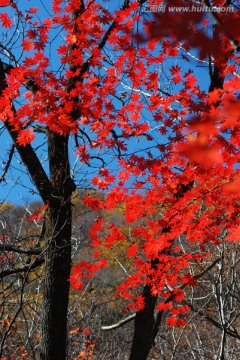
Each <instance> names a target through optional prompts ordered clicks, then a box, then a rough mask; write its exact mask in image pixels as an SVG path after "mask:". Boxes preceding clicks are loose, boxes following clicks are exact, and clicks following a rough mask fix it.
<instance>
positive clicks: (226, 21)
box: [0, 0, 240, 360]
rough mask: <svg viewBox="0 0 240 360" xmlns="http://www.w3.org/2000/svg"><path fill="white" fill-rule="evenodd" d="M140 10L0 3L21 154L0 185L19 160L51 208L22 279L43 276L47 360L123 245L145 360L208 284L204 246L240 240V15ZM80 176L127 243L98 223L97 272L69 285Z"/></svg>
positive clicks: (9, 125)
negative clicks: (82, 294) (120, 216)
mask: <svg viewBox="0 0 240 360" xmlns="http://www.w3.org/2000/svg"><path fill="white" fill-rule="evenodd" d="M145 3H146V2H145V1H143V0H139V1H130V0H125V1H123V3H122V5H121V6H120V7H118V5H117V4H115V5H110V4H109V7H107V6H106V4H108V3H106V2H105V1H86V2H85V1H82V0H69V1H68V2H65V1H62V0H53V1H52V2H51V3H50V5H51V8H49V9H48V8H44V6H43V7H42V8H41V6H40V5H39V7H31V2H30V3H29V4H28V5H26V4H25V3H23V2H21V1H19V2H15V1H14V0H0V7H1V16H0V21H1V24H2V28H3V36H2V39H3V40H2V42H1V43H0V50H1V62H0V111H1V120H2V122H3V126H4V129H5V130H6V131H7V132H8V134H9V135H10V137H11V139H12V143H13V148H12V150H10V153H9V158H8V161H7V162H6V166H5V169H4V173H3V176H2V178H1V181H4V179H6V177H7V172H8V170H9V167H10V166H11V161H12V156H13V155H12V152H13V151H15V150H16V151H17V152H18V154H19V156H20V158H21V161H22V163H23V164H24V165H25V167H26V169H27V172H28V175H29V177H30V179H31V181H32V183H33V184H34V185H35V189H36V190H34V191H37V192H38V193H39V195H40V197H41V199H42V201H43V206H42V207H41V208H40V209H39V210H37V211H36V212H35V213H34V214H33V215H32V216H31V218H30V220H34V219H35V220H40V218H41V217H43V218H44V225H43V227H42V233H41V234H40V243H41V244H40V250H39V249H36V248H35V247H36V246H34V249H33V250H31V251H32V252H31V253H32V254H33V253H34V251H35V255H36V256H37V260H36V259H35V260H33V261H32V262H31V263H30V264H29V265H28V268H27V269H28V270H26V271H29V270H30V269H33V268H34V267H37V266H40V265H42V264H43V262H44V272H45V277H44V295H43V313H42V320H41V322H42V325H41V337H40V341H41V350H40V354H39V358H40V359H48V360H52V359H58V360H61V359H66V356H67V346H66V337H67V309H68V298H69V283H71V286H72V287H73V288H75V289H79V290H80V289H82V287H83V286H84V280H85V279H90V278H91V277H93V276H94V274H95V272H96V271H98V270H99V269H101V268H102V267H103V268H104V267H105V266H106V264H107V260H106V259H105V258H104V251H103V248H106V249H111V248H112V247H113V246H115V245H116V244H118V243H122V242H126V243H127V241H128V242H129V245H127V246H125V247H123V251H126V256H127V257H128V258H129V259H131V262H132V265H133V266H134V270H132V272H131V274H130V275H129V277H127V279H126V280H125V281H123V282H122V284H120V285H119V287H118V290H117V296H122V297H123V298H124V299H125V300H127V302H128V303H127V308H128V309H129V310H130V311H131V310H133V311H136V316H135V320H134V321H135V326H134V337H133V343H132V350H131V355H130V359H131V360H133V359H138V360H141V359H146V358H147V356H148V354H149V351H150V349H151V346H152V344H153V341H154V339H155V337H156V335H157V333H158V329H159V325H160V323H161V321H162V315H163V312H164V311H165V310H166V311H168V314H169V316H168V317H167V319H166V322H167V324H168V325H169V326H175V325H179V326H185V325H186V322H185V321H184V319H183V318H182V314H184V313H185V312H186V311H188V307H187V306H186V305H185V304H184V302H183V301H184V296H185V295H184V292H185V291H186V289H187V288H188V287H194V286H196V285H197V280H198V278H199V276H200V275H199V274H195V275H194V274H192V273H191V272H190V271H189V267H190V265H191V264H192V263H194V262H201V261H204V259H205V258H207V257H208V256H209V252H208V251H207V249H208V246H207V245H208V244H213V245H214V244H215V245H216V246H217V245H218V244H219V242H221V241H222V238H223V237H226V241H237V240H238V238H239V229H240V225H239V218H238V214H239V209H238V208H239V204H238V187H239V165H238V163H239V145H238V144H239V125H238V122H239V84H240V80H239V74H238V66H239V56H238V53H239V41H240V34H239V32H238V26H237V25H238V22H239V8H238V4H237V2H234V1H226V2H225V1H222V0H215V1H213V2H212V3H210V2H209V1H208V0H206V1H203V2H202V4H197V3H195V2H191V1H189V2H186V1H184V2H183V1H180V0H176V1H166V2H165V3H164V4H163V2H162V1H161V0H156V1H149V2H148V4H150V5H149V6H150V7H151V9H157V8H158V6H159V7H160V6H162V5H164V6H165V7H164V11H163V12H161V11H160V10H159V11H158V12H152V13H151V14H150V13H149V12H147V11H146V7H145ZM193 4H194V5H196V6H198V7H201V6H206V7H208V11H194V9H192V8H191V6H192V5H193ZM34 6H35V5H34ZM172 6H175V10H173V9H172ZM181 6H184V7H185V8H184V9H186V7H187V6H189V9H190V11H185V10H183V8H182V7H181ZM211 6H214V7H212V8H211ZM217 7H219V8H221V11H216V8H217ZM230 8H231V9H232V10H231V11H230V10H229V9H230ZM176 9H178V10H176ZM179 9H180V10H179ZM16 19H17V20H16ZM56 53H57V54H56ZM199 64H201V65H202V64H203V66H204V67H205V70H206V72H204V73H203V72H202V71H203V70H200V69H199V68H197V66H199ZM196 69H197V70H196ZM207 72H209V82H208V84H209V86H208V89H206V81H204V84H202V83H201V77H202V74H204V76H205V77H207V76H208V74H207ZM45 141H46V143H47V146H46V145H44V144H45ZM41 142H44V144H43V145H41ZM70 144H74V145H75V150H74V153H75V154H76V156H77V157H78V161H79V162H80V163H82V166H83V167H84V171H82V172H81V173H82V174H84V175H83V176H82V179H81V174H80V175H79V174H78V175H76V176H75V177H74V175H75V172H74V171H71V169H70V168H71V165H72V161H73V160H72V156H73V155H72V154H71V153H69V146H70ZM39 149H42V151H43V152H44V153H45V152H46V151H47V157H48V165H49V169H47V168H46V166H45V165H43V163H42V158H41V153H40V152H39ZM85 169H86V170H85ZM89 169H91V170H90V171H89ZM93 169H95V170H93ZM93 171H94V175H93V176H92V172H93ZM86 174H88V175H86ZM86 176H87V177H88V179H89V178H90V176H91V180H90V181H91V184H92V185H93V186H94V187H95V188H97V189H99V190H100V191H104V192H105V198H99V197H96V196H93V195H92V194H90V195H87V196H86V197H85V200H84V203H85V205H87V206H89V208H90V209H93V210H101V209H105V211H106V210H111V209H113V208H115V207H119V208H122V212H123V213H124V215H125V221H126V223H127V224H130V229H131V231H130V233H126V231H124V230H123V229H122V228H121V227H119V226H118V225H117V224H114V223H109V221H108V219H104V218H103V217H98V218H96V221H95V223H94V225H93V226H92V228H91V230H90V236H91V238H92V246H93V247H96V250H97V251H96V252H95V255H94V259H93V261H92V262H90V261H87V260H85V261H81V262H79V263H78V264H76V265H75V266H74V267H73V270H72V274H71V275H70V272H71V262H72V260H71V236H72V224H71V222H72V203H71V199H72V195H73V193H74V191H75V190H76V185H77V184H78V182H79V183H80V184H81V181H83V179H84V177H86ZM226 234H228V235H227V236H226ZM182 238H184V241H186V242H187V243H188V246H187V247H183V246H182V244H181V242H180V240H179V239H182ZM127 244H128V243H127ZM34 245H38V246H39V243H36V244H34ZM116 246H117V245H116ZM39 252H40V253H39ZM69 279H70V282H69ZM156 311H157V314H156ZM60 339H61V340H60ZM223 356H224V355H223Z"/></svg>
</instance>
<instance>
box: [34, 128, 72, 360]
mask: <svg viewBox="0 0 240 360" xmlns="http://www.w3.org/2000/svg"><path fill="white" fill-rule="evenodd" d="M48 137H49V139H48V141H49V164H50V180H51V183H52V185H53V188H54V189H55V198H54V196H53V198H52V199H51V201H50V203H49V207H48V210H47V212H46V217H45V234H44V240H45V283H44V298H43V309H42V327H41V351H40V359H41V360H65V359H66V357H67V345H66V341H67V310H68V298H69V282H68V279H69V276H70V271H71V217H72V214H71V195H72V192H73V191H74V189H75V187H74V183H73V181H72V180H71V178H70V170H69V159H68V137H67V136H66V137H64V136H60V135H58V134H54V133H52V132H50V133H49V136H48Z"/></svg>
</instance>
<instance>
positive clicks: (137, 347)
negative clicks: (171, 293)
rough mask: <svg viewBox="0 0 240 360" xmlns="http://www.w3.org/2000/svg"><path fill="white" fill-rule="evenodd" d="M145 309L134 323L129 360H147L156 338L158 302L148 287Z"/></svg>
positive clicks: (145, 289)
mask: <svg viewBox="0 0 240 360" xmlns="http://www.w3.org/2000/svg"><path fill="white" fill-rule="evenodd" d="M142 295H143V297H144V300H145V307H144V309H143V310H141V311H138V312H137V314H136V317H135V322H134V337H133V342H132V349H131V354H130V358H129V360H146V359H147V357H148V354H149V352H150V350H151V347H152V344H153V341H154V338H155V336H156V335H155V323H156V321H155V318H154V309H155V305H156V301H157V297H156V296H152V294H151V291H150V287H149V286H148V285H146V286H145V287H144V290H143V293H142Z"/></svg>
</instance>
